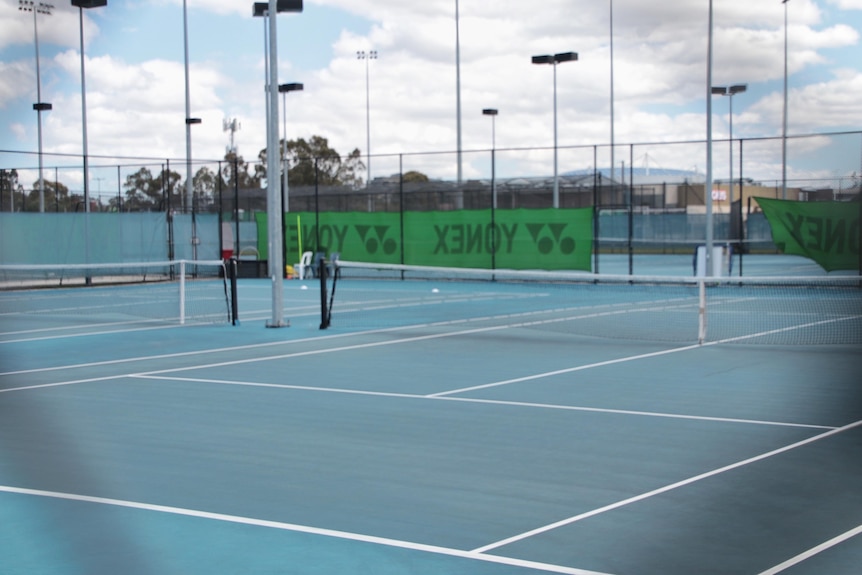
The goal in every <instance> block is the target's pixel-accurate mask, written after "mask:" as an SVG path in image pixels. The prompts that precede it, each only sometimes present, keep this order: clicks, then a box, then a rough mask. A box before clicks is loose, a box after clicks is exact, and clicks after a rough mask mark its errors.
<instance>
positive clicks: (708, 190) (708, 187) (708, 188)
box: [703, 0, 713, 277]
mask: <svg viewBox="0 0 862 575" xmlns="http://www.w3.org/2000/svg"><path fill="white" fill-rule="evenodd" d="M703 196H704V198H703V199H704V202H705V203H706V273H705V274H704V275H706V276H707V277H709V276H711V275H712V244H713V222H712V0H709V36H708V43H707V56H706V184H705V186H704V192H703Z"/></svg>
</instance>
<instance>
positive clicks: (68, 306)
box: [0, 260, 236, 324]
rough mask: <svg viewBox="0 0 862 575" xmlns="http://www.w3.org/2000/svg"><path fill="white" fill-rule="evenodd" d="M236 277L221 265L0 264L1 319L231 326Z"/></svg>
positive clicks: (178, 262)
mask: <svg viewBox="0 0 862 575" xmlns="http://www.w3.org/2000/svg"><path fill="white" fill-rule="evenodd" d="M235 277H236V276H235V274H233V273H231V271H230V269H229V267H228V266H226V265H225V263H224V262H222V261H221V260H212V261H209V260H207V261H200V260H195V261H189V260H173V261H162V262H135V263H100V264H68V265H38V264H33V265H29V264H11V265H0V315H2V317H3V318H4V320H5V321H6V322H11V321H12V320H15V319H22V320H23V319H24V318H28V317H29V318H33V317H40V318H53V319H54V320H56V321H58V322H63V321H65V322H69V323H73V324H80V323H94V322H126V321H129V320H134V321H158V322H171V323H180V324H185V323H223V322H230V321H232V320H234V321H235V313H236V306H235V305H234V301H235V294H236V289H235V288H236V283H235V282H236V280H235Z"/></svg>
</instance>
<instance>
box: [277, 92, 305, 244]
mask: <svg viewBox="0 0 862 575" xmlns="http://www.w3.org/2000/svg"><path fill="white" fill-rule="evenodd" d="M281 113H282V116H283V117H282V119H281V123H282V127H283V128H284V131H283V134H284V135H283V136H282V138H281V173H282V178H284V184H283V185H282V187H281V196H282V202H283V206H282V209H283V211H284V212H285V213H287V212H289V211H290V210H289V209H288V207H287V206H288V202H289V201H290V199H289V198H288V195H287V92H282V94H281ZM299 255H300V256H301V255H302V254H299Z"/></svg>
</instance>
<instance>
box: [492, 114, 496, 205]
mask: <svg viewBox="0 0 862 575" xmlns="http://www.w3.org/2000/svg"><path fill="white" fill-rule="evenodd" d="M496 156H497V116H496V115H492V116H491V196H492V201H491V206H492V207H493V208H494V209H495V210H496V209H497V178H496V176H497V159H496Z"/></svg>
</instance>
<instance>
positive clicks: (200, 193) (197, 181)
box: [192, 166, 218, 211]
mask: <svg viewBox="0 0 862 575" xmlns="http://www.w3.org/2000/svg"><path fill="white" fill-rule="evenodd" d="M192 193H193V194H194V200H193V201H194V204H193V206H194V209H195V211H206V210H207V209H208V208H209V206H210V205H212V204H213V201H214V198H215V196H216V194H217V193H218V174H216V173H215V172H213V171H212V170H210V169H209V168H208V167H206V166H204V167H202V168H201V169H200V170H198V171H197V173H196V174H195V175H194V176H193V177H192Z"/></svg>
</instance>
